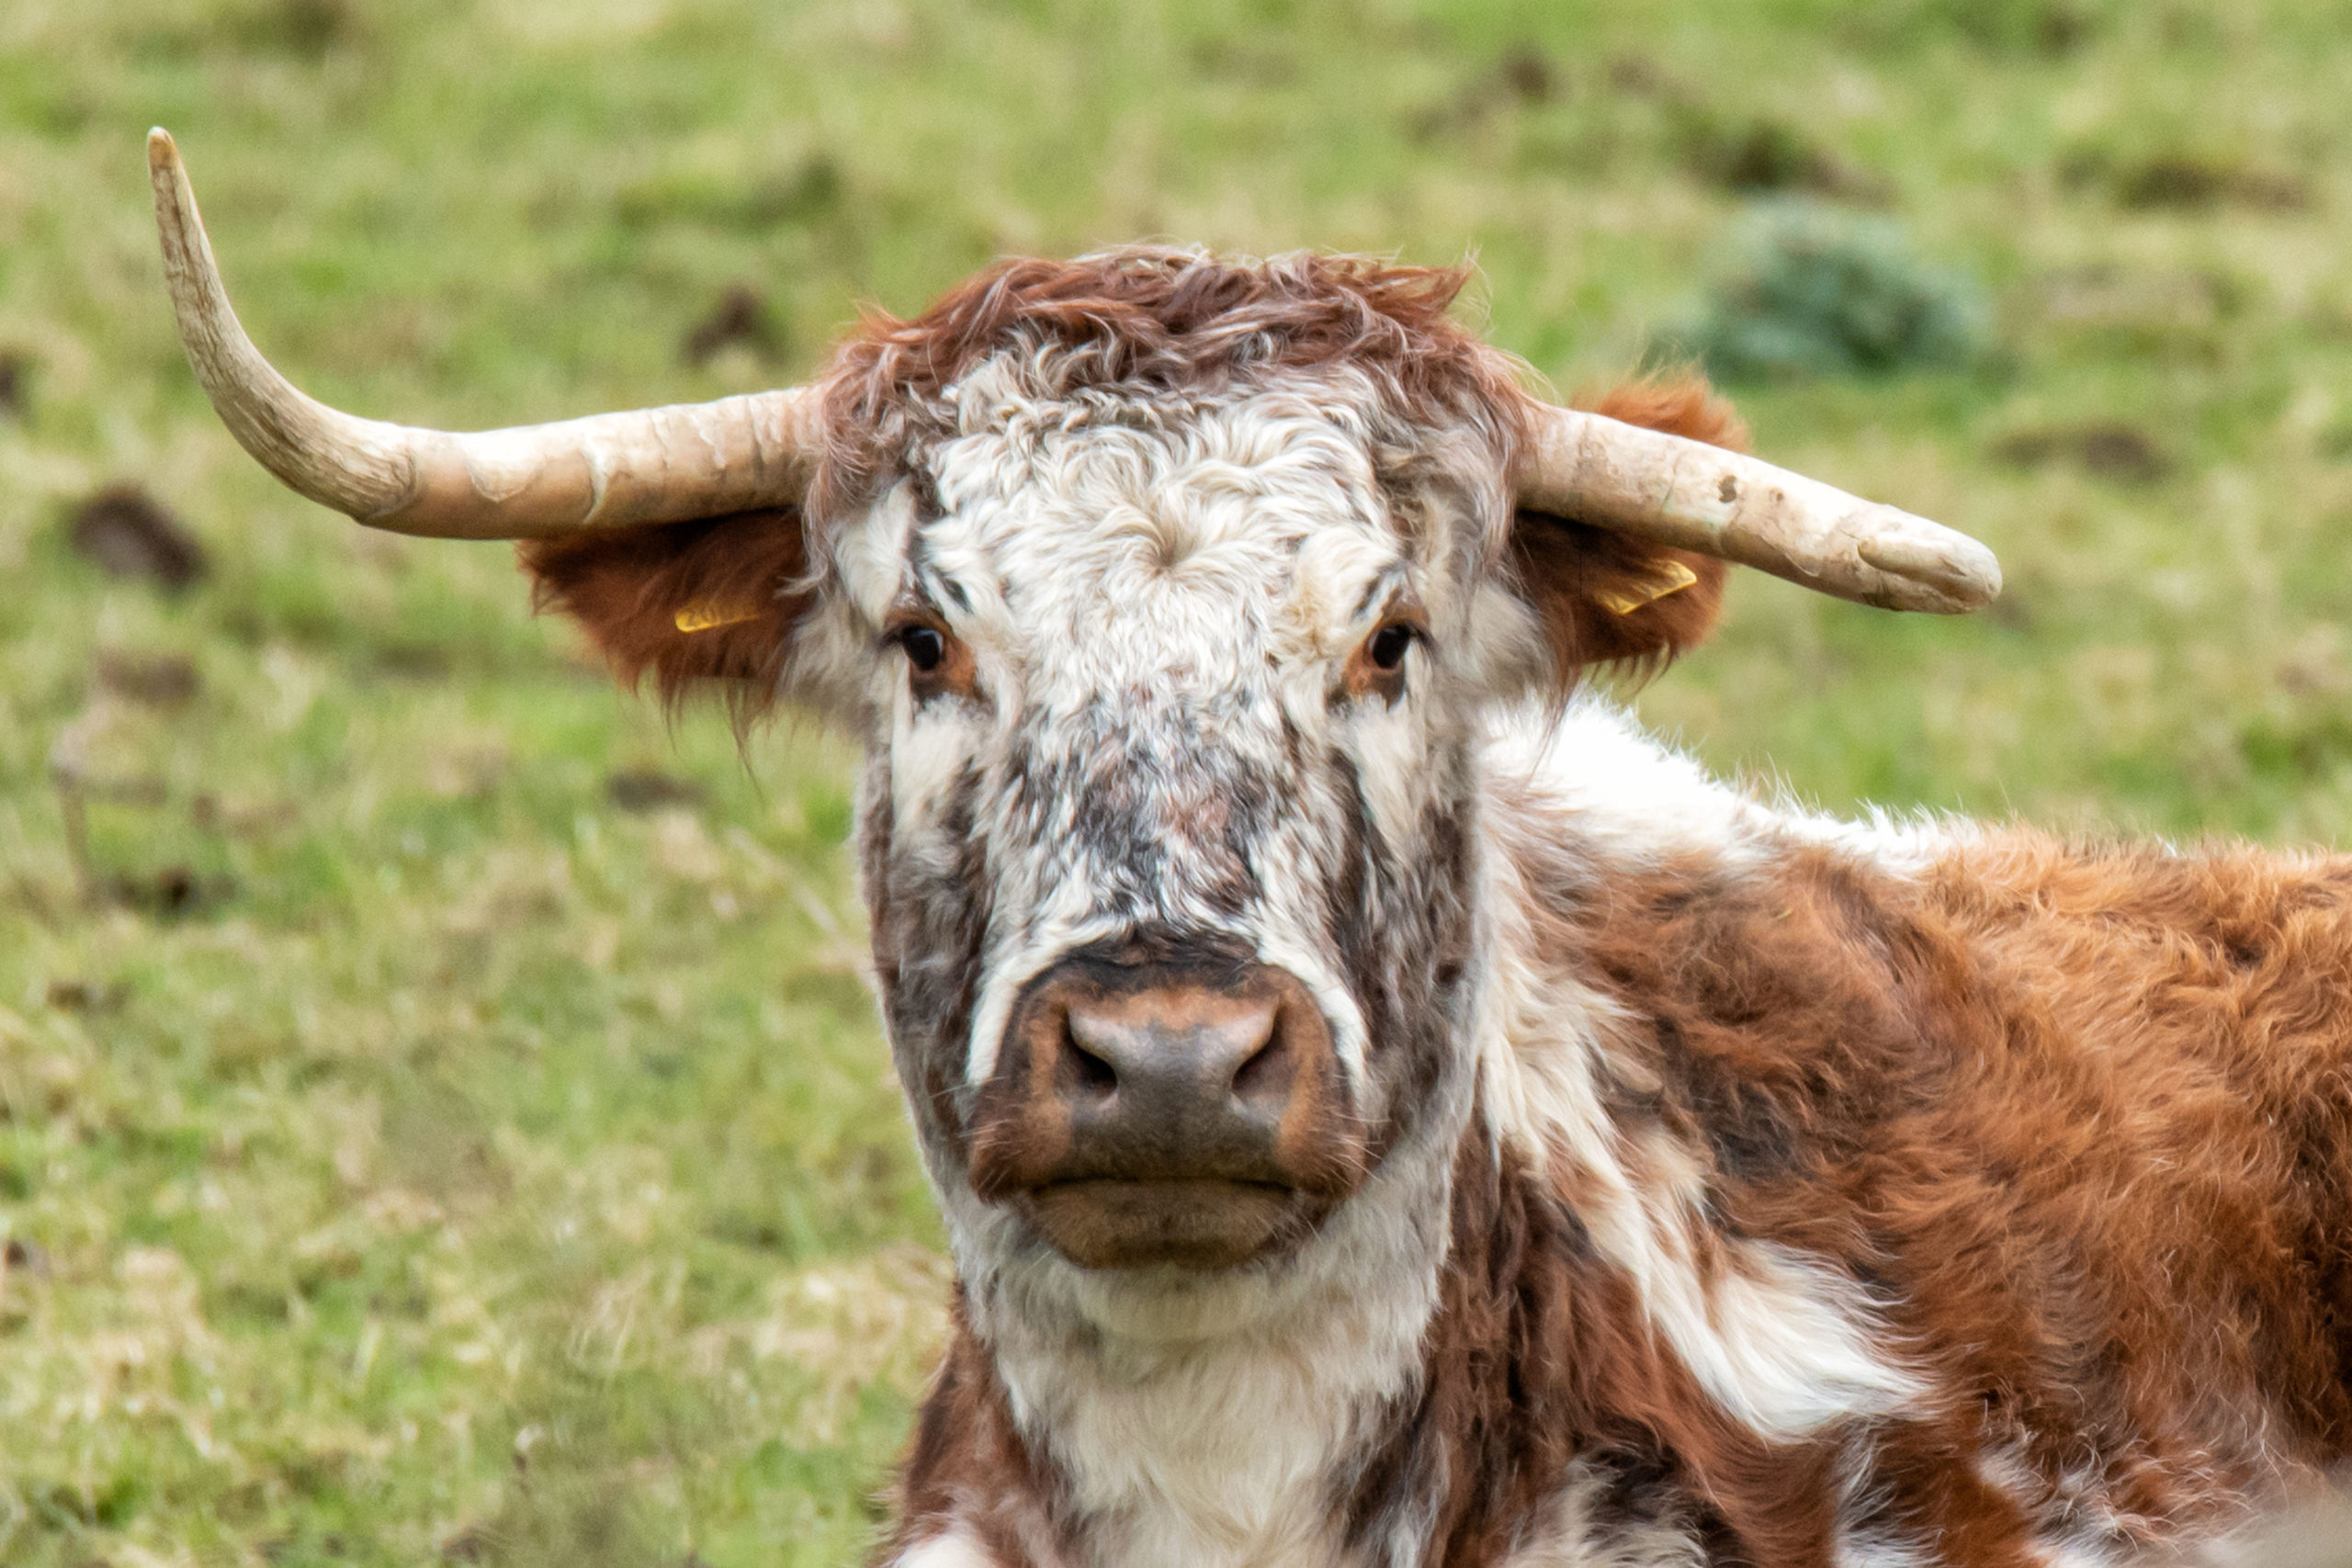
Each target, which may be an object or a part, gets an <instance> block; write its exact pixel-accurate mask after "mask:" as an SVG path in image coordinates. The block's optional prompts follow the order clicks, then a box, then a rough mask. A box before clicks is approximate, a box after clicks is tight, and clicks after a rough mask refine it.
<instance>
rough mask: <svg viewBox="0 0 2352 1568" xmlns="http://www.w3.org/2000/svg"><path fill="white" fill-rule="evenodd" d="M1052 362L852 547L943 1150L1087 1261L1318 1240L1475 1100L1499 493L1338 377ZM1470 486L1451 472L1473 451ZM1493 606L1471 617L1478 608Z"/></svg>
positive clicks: (978, 381) (1011, 373)
mask: <svg viewBox="0 0 2352 1568" xmlns="http://www.w3.org/2000/svg"><path fill="white" fill-rule="evenodd" d="M1034 377H1035V369H1034V367H1030V366H1026V365H1021V364H1008V363H999V364H992V365H990V366H989V367H985V368H984V369H982V370H980V371H979V372H978V373H976V374H975V375H974V376H973V377H972V378H969V379H968V380H967V399H968V400H969V405H970V406H972V407H975V408H977V409H979V410H983V411H985V412H983V413H982V414H981V415H980V416H979V417H978V418H975V419H973V420H972V421H971V422H970V423H968V424H962V425H959V426H958V427H957V429H956V432H955V433H954V434H952V435H951V436H949V437H948V438H947V439H944V440H942V441H940V442H938V443H937V444H936V445H935V446H931V447H930V448H929V449H927V450H926V451H925V452H924V453H923V454H922V457H921V458H920V463H921V467H920V468H919V469H918V471H917V472H915V473H913V474H911V475H910V476H908V477H907V478H905V479H901V480H900V481H899V482H898V483H897V484H895V485H894V486H892V487H891V488H890V489H889V490H888V491H887V492H886V493H885V494H884V495H883V496H882V497H881V498H880V500H879V501H878V502H877V503H876V505H875V506H874V508H873V509H872V510H871V512H870V513H869V514H868V515H867V516H865V518H863V519H862V520H861V521H859V522H858V523H857V524H856V525H854V526H853V527H852V528H851V529H850V530H848V532H847V533H846V534H845V536H844V537H843V547H842V552H841V555H840V557H839V558H838V566H839V570H838V580H839V581H840V583H841V590H842V604H841V609H840V615H841V618H842V622H843V623H844V624H845V625H844V630H843V633H842V641H844V642H847V641H850V640H852V639H854V640H856V641H859V642H862V643H864V644H865V645H866V646H867V647H868V648H869V649H870V650H871V651H870V652H869V653H868V654H867V656H866V658H865V660H864V661H863V663H862V665H861V666H859V667H858V668H859V673H860V677H861V690H860V692H859V697H860V699H861V700H860V702H859V704H858V707H859V711H860V713H861V715H862V721H863V727H864V728H865V734H866V738H867V759H868V761H867V764H866V772H865V782H864V787H863V790H862V800H861V808H862V814H861V829H860V832H861V845H862V850H863V855H864V866H865V886H866V893H867V897H868V899H869V901H870V904H871V906H872V910H873V916H874V933H875V937H874V939H875V953H876V966H877V972H878V975H879V977H880V981H881V989H882V996H883V1001H884V1005H885V1008H886V1010H887V1013H888V1021H889V1025H890V1032H891V1036H892V1040H893V1043H894V1046H895V1048H896V1051H897V1053H898V1061H899V1071H900V1073H901V1075H902V1077H903V1079H904V1081H905V1082H906V1084H907V1085H908V1086H909V1088H910V1090H911V1091H912V1094H913V1100H914V1109H915V1114H916V1117H917V1121H918V1123H919V1125H920V1127H921V1129H922V1134H923V1138H924V1142H925V1145H926V1147H927V1148H928V1149H929V1151H930V1153H931V1158H932V1166H933V1173H934V1175H935V1176H936V1177H937V1179H939V1180H940V1182H941V1184H942V1186H943V1188H951V1189H952V1188H957V1187H959V1186H968V1189H969V1190H970V1191H971V1193H972V1194H973V1195H974V1196H975V1197H976V1198H977V1199H978V1200H979V1201H983V1202H987V1203H990V1204H995V1205H999V1206H1001V1208H1002V1209H1003V1210H1004V1211H1005V1212H1007V1213H1009V1214H1011V1215H1012V1216H1014V1217H1015V1218H1017V1220H1018V1221H1019V1222H1020V1224H1021V1226H1022V1228H1023V1230H1024V1231H1026V1232H1029V1233H1033V1234H1034V1235H1035V1238H1036V1240H1037V1241H1039V1242H1041V1243H1042V1244H1044V1245H1046V1246H1047V1247H1051V1248H1052V1249H1054V1250H1055V1251H1056V1252H1057V1253H1059V1254H1060V1255H1061V1256H1063V1257H1064V1258H1068V1259H1069V1260H1070V1261H1071V1262H1073V1263H1077V1264H1079V1265H1081V1266H1085V1267H1094V1268H1102V1267H1111V1268H1136V1267H1147V1266H1151V1265H1172V1266H1177V1267H1186V1268H1203V1269H1219V1268H1230V1267H1235V1266H1238V1265H1241V1264H1245V1263H1248V1262H1250V1261H1252V1260H1254V1259H1258V1258H1264V1257H1267V1256H1269V1255H1274V1254H1279V1253H1281V1252H1283V1251H1284V1250H1285V1249H1288V1248H1292V1247H1296V1246H1297V1245H1299V1243H1300V1242H1301V1241H1302V1240H1304V1239H1305V1238H1306V1236H1308V1235H1311V1234H1313V1232H1314V1230H1315V1228H1316V1227H1317V1224H1319V1223H1320V1221H1321V1220H1322V1219H1323V1218H1324V1217H1325V1216H1326V1215H1327V1214H1328V1213H1330V1212H1331V1210H1332V1209H1333V1208H1334V1207H1335V1206H1336V1205H1338V1204H1340V1203H1341V1202H1344V1201H1346V1200H1347V1199H1348V1197H1349V1196H1350V1195H1351V1193H1352V1192H1353V1191H1354V1190H1355V1189H1356V1187H1357V1186H1358V1185H1359V1184H1360V1183H1361V1182H1362V1181H1363V1179H1365V1177H1366V1175H1367V1174H1368V1173H1369V1172H1370V1171H1371V1170H1372V1169H1373V1168H1375V1167H1376V1166H1377V1165H1378V1164H1379V1162H1380V1161H1381V1159H1382V1157H1383V1156H1384V1154H1385V1152H1386V1150H1387V1149H1388V1148H1390V1147H1391V1146H1393V1145H1395V1144H1396V1143H1397V1141H1398V1140H1399V1139H1400V1138H1404V1137H1407V1136H1408V1135H1409V1134H1411V1132H1412V1130H1413V1128H1414V1126H1415V1124H1416V1123H1417V1122H1418V1121H1419V1119H1420V1118H1422V1117H1423V1116H1425V1115H1428V1114H1430V1113H1432V1112H1433V1111H1437V1110H1439V1109H1440V1108H1442V1107H1443V1106H1445V1105H1447V1104H1450V1103H1453V1101H1455V1100H1459V1099H1460V1098H1461V1097H1460V1093H1459V1086H1458V1085H1457V1084H1456V1083H1455V1081H1454V1080H1455V1079H1456V1078H1458V1077H1459V1076H1460V1071H1459V1069H1458V1067H1457V1066H1456V1063H1455V1059H1454V1058H1455V1056H1456V1055H1458V1054H1455V1053H1450V1052H1449V1050H1448V1046H1449V1043H1450V1042H1452V1041H1453V1039H1454V1038H1455V1037H1456V1036H1457V1034H1458V1033H1459V1029H1458V1025H1459V1024H1460V1022H1461V1021H1462V1019H1463V1018H1464V1007H1465V999H1464V994H1463V982H1464V975H1465V973H1466V957H1467V953H1468V951H1469V946H1470V942H1471V935H1472V933H1471V930H1470V913H1469V911H1470V909H1471V907H1472V900H1471V897H1470V888H1469V877H1470V875H1471V866H1470V862H1469V859H1468V856H1467V855H1466V853H1465V845H1466V843H1467V822H1466V815H1467V813H1468V812H1469V810H1470V809H1471V800H1472V791H1471V789H1470V787H1469V774H1468V765H1469V758H1468V746H1469V741H1470V738H1471V730H1470V721H1471V719H1472V717H1473V716H1474V715H1475V713H1476V708H1477V696H1478V694H1479V693H1480V692H1481V691H1482V690H1484V689H1486V688H1487V687H1488V686H1490V685H1492V684H1493V683H1494V682H1495V681H1496V680H1497V678H1498V673H1499V672H1498V670H1497V668H1496V666H1497V665H1498V662H1500V663H1503V664H1513V663H1515V664H1517V665H1519V666H1521V667H1523V666H1524V665H1525V663H1526V660H1525V658H1524V656H1523V655H1520V656H1518V657H1517V658H1516V659H1514V658H1513V654H1514V652H1515V651H1516V649H1519V648H1525V647H1532V646H1533V643H1532V641H1530V640H1525V639H1521V640H1520V641H1519V642H1516V643H1514V642H1513V640H1512V639H1510V638H1509V637H1504V638H1495V637H1492V636H1491V635H1488V636H1486V637H1482V636H1481V628H1482V627H1483V628H1486V629H1487V631H1488V632H1489V633H1491V630H1492V629H1493V628H1496V627H1498V626H1514V625H1515V626H1516V627H1517V629H1519V630H1520V631H1521V632H1522V633H1523V632H1525V631H1526V630H1527V626H1526V616H1525V615H1524V613H1523V612H1522V611H1520V610H1519V609H1518V608H1517V606H1516V605H1515V604H1513V603H1511V602H1510V601H1509V600H1508V599H1507V598H1506V597H1505V596H1504V595H1502V594H1500V593H1499V592H1498V591H1497V590H1496V589H1495V588H1494V587H1493V586H1492V585H1491V584H1490V583H1488V582H1487V581H1485V580H1484V579H1483V578H1482V577H1481V574H1479V573H1478V572H1477V570H1476V563H1477V559H1478V553H1479V552H1478V547H1477V541H1478V540H1480V539H1482V538H1483V537H1484V536H1485V531H1486V526H1487V523H1488V521H1489V518H1488V517H1487V516H1484V515H1481V514H1480V511H1479V509H1480V508H1481V507H1482V506H1491V505H1494V504H1498V502H1499V496H1498V494H1496V493H1495V492H1496V491H1497V490H1498V487H1497V486H1495V485H1494V484H1492V483H1491V482H1489V483H1487V485H1486V486H1485V487H1484V489H1485V491H1487V494H1485V495H1483V496H1482V495H1481V493H1480V487H1479V486H1478V485H1477V484H1476V479H1475V476H1474V477H1472V479H1470V481H1469V482H1466V483H1464V482H1457V483H1452V484H1443V485H1438V484H1430V485H1422V486H1419V487H1410V486H1404V485H1395V484H1391V483H1389V482H1386V481H1385V479H1384V476H1383V474H1382V473H1381V471H1380V463H1379V460H1378V457H1377V455H1376V453H1375V452H1374V449H1373V444H1372V442H1371V441H1370V440H1368V439H1367V421H1366V419H1365V418H1364V417H1363V415H1364V412H1365V411H1364V405H1365V403H1366V402H1367V401H1368V400H1367V399H1365V398H1364V397H1363V396H1362V395H1361V394H1360V392H1359V393H1358V394H1357V395H1353V396H1351V395H1350V394H1351V389H1348V388H1346V387H1345V386H1344V380H1345V378H1334V379H1332V380H1327V381H1326V382H1324V383H1323V384H1321V385H1317V386H1309V385H1303V384H1283V385H1277V386H1274V387H1270V388H1257V389H1237V390H1236V391H1234V392H1233V393H1231V394H1230V395H1228V396H1227V397H1224V398H1220V399H1216V400H1208V401H1204V402H1200V403H1194V404H1191V405H1189V406H1173V407H1171V406H1154V404H1152V403H1151V402H1148V401H1145V400H1136V401H1132V402H1124V403H1107V404H1103V405H1099V406H1092V407H1086V408H1082V409H1079V410H1073V409H1072V408H1071V407H1070V406H1069V404H1068V403H1066V402H1054V401H1046V400H1039V399H1037V398H1036V397H1035V396H1034V387H1033V385H1032V383H1033V380H1034ZM1457 478H1458V476H1457ZM1482 608H1483V610H1484V614H1483V615H1481V614H1479V613H1478V612H1479V611H1480V610H1481V609H1482Z"/></svg>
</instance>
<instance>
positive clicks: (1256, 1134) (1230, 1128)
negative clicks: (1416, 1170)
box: [971, 956, 1371, 1269]
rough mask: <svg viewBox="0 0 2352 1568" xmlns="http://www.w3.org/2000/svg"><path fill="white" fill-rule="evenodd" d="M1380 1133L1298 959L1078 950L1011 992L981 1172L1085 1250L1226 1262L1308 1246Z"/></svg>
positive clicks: (1127, 1262) (984, 1111)
mask: <svg viewBox="0 0 2352 1568" xmlns="http://www.w3.org/2000/svg"><path fill="white" fill-rule="evenodd" d="M1370 1164H1371V1158H1370V1148H1369V1143H1368V1138H1367V1135H1366V1131H1365V1129H1364V1127H1363V1122H1362V1119H1361V1118H1360V1117H1359V1116H1358V1114H1357V1113H1356V1109H1355V1107H1354V1104H1353V1102H1352V1097H1351V1093H1350V1091H1349V1089H1348V1084H1347V1079H1346V1076H1345V1074H1344V1073H1343V1072H1342V1070H1341V1068H1340V1061H1339V1057H1338V1055H1337V1053H1336V1052H1335V1051H1334V1049H1333V1047H1332V1039H1331V1029H1330V1025H1329V1022H1328V1021H1326V1020H1325V1019H1324V1016H1323V1012H1322V1010H1321V1009H1320V1008H1319V1007H1317V1005H1316V1002H1315V998H1314V997H1313V995H1312V994H1311V993H1309V991H1308V990H1307V988H1306V985H1305V984H1304V983H1303V982H1301V981H1300V980H1299V978H1298V977H1297V976H1295V975H1292V974H1290V973H1289V972H1287V971H1286V970H1282V969H1276V968H1272V967H1270V966H1268V965H1266V964H1256V963H1250V962H1246V961H1245V962H1236V961H1233V960H1230V959H1224V958H1216V957H1199V958H1189V959H1188V958H1185V957H1182V956H1179V957H1177V958H1174V959H1172V960H1170V959H1168V958H1165V957H1157V956H1156V957H1154V958H1153V959H1151V960H1150V961H1146V962H1135V963H1125V962H1121V961H1120V960H1119V959H1118V958H1115V957H1114V958H1097V957H1091V956H1083V957H1073V958H1069V959H1065V960H1064V961H1062V962H1061V963H1059V964H1056V965H1054V966H1053V967H1052V968H1050V969H1048V970H1046V972H1045V973H1044V974H1042V975H1040V976H1037V977H1036V978H1035V980H1033V981H1031V982H1030V983H1029V985H1028V987H1026V988H1024V990H1023V993H1022V995H1021V997H1020V998H1019V999H1018V1000H1017V1001H1016V1002H1015V1004H1014V1006H1013V1009H1012V1016H1011V1020H1010V1023H1009V1026H1008V1028H1007V1031H1006V1035H1005V1040H1004V1044H1003V1046H1002V1048H1001V1050H1000V1051H999V1052H998V1054H997V1064H996V1070H995V1072H994V1073H993V1074H992V1075H991V1076H990V1077H989V1081H988V1083H987V1084H986V1085H985V1086H983V1087H982V1089H981V1090H980V1095H979V1100H978V1105H977V1107H976V1109H975V1114H974V1118H973V1124H972V1145H971V1179H972V1185H973V1188H974V1190H976V1191H977V1192H978V1194H979V1196H980V1197H981V1198H983V1199H985V1200H987V1201H990V1202H996V1203H1003V1204H1006V1205H1008V1206H1010V1207H1011V1208H1012V1210H1013V1211H1014V1212H1015V1213H1019V1214H1021V1215H1022V1216H1023V1218H1025V1219H1027V1220H1028V1221H1029V1222H1030V1223H1031V1224H1034V1225H1035V1226H1036V1227H1037V1229H1038V1231H1039V1232H1040V1233H1041V1234H1042V1235H1044V1236H1045V1238H1046V1240H1047V1241H1048V1242H1050V1243H1051V1244H1052V1245H1053V1247H1054V1248H1055V1249H1056V1250H1057V1251H1058V1252H1060V1253H1061V1254H1062V1256H1064V1257H1065V1258H1069V1260H1070V1261H1071V1262H1073V1263H1076V1264H1079V1265H1080V1266H1082V1267H1085V1268H1090V1269H1127V1268H1137V1267H1141V1266H1144V1265H1148V1264H1172V1265H1175V1266H1177V1267H1179V1268H1186V1269H1230V1268H1234V1267H1237V1266H1238V1265H1240V1264H1243V1263H1247V1262H1250V1260H1252V1259H1254V1258H1261V1257H1266V1256H1269V1255H1271V1254H1273V1253H1277V1252H1280V1251H1282V1250H1283V1249H1284V1248H1286V1247H1293V1246H1295V1245H1296V1244H1297V1243H1299V1242H1300V1241H1302V1240H1304V1239H1305V1238H1306V1236H1307V1235H1311V1234H1312V1233H1313V1231H1314V1229H1315V1227H1316V1226H1317V1224H1319V1223H1320V1222H1321V1221H1322V1220H1323V1218H1324V1217H1325V1216H1326V1215H1328V1214H1329V1213H1331V1211H1332V1210H1334V1209H1335V1208H1337V1207H1338V1206H1339V1205H1340V1203H1341V1202H1342V1201H1345V1200H1346V1199H1347V1198H1348V1196H1349V1195H1350V1194H1351V1193H1352V1192H1353V1191H1354V1190H1356V1189H1357V1188H1358V1187H1359V1186H1361V1185H1362V1184H1363V1179H1364V1176H1365V1174H1366V1172H1367V1170H1368V1168H1369V1167H1370Z"/></svg>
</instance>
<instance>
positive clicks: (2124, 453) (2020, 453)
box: [1993, 422, 2172, 484]
mask: <svg viewBox="0 0 2352 1568" xmlns="http://www.w3.org/2000/svg"><path fill="white" fill-rule="evenodd" d="M1993 456H1994V457H1997V458H1999V459H2000V460H2001V461H2002V462H2004V463H2008V464H2011V465H2013V466H2015V467H2018V468H2041V467H2043V466H2045V465H2047V464H2051V463H2056V462H2072V463H2075V464H2078V465H2080V466H2081V467H2082V468H2084V469H2086V470H2087V471H2088V472H2090V473H2093V474H2096V475H2098V477H2099V478H2101V479H2114V480H2117V481H2118V482H2120V483H2123V484H2154V483H2155V482H2156V481H2157V480H2158V479H2163V478H2164V477H2165V475H2167V474H2169V473H2171V472H2172V459H2171V458H2169V457H2165V454H2164V451H2163V449H2162V448H2160V447H2158V446H2156V444H2155V443H2154V441H2153V440H2151V439H2149V437H2148V436H2146V435H2145V434H2142V433H2141V432H2140V431H2137V430H2134V429H2133V428H2132V427H2131V426H2130V425H2128V424H2119V423H2108V422H2095V423H2088V424H2068V425H2040V426H2036V427H2033V428H2031V429H2027V430H2019V431H2013V432H2012V433H2010V434H2007V435H2005V436H2003V437H2002V438H2001V439H2000V440H1998V441H1996V442H1995V443H1994V444H1993Z"/></svg>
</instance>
